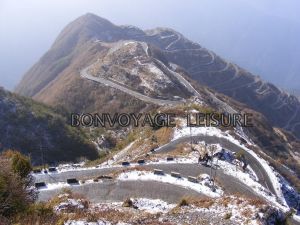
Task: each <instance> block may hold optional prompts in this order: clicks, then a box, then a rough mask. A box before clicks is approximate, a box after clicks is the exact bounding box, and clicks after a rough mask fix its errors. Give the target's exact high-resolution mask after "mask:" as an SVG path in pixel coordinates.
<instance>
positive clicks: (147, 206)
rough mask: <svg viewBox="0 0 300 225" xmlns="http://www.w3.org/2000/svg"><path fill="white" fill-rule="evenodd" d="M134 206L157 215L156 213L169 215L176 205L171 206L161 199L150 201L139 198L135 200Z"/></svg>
mask: <svg viewBox="0 0 300 225" xmlns="http://www.w3.org/2000/svg"><path fill="white" fill-rule="evenodd" d="M133 205H134V206H136V207H137V208H138V209H139V210H143V211H145V212H148V213H151V214H156V213H159V212H161V213H167V212H169V211H170V210H171V209H173V208H174V207H175V206H176V204H169V203H167V202H165V201H163V200H161V199H148V198H137V199H134V200H133Z"/></svg>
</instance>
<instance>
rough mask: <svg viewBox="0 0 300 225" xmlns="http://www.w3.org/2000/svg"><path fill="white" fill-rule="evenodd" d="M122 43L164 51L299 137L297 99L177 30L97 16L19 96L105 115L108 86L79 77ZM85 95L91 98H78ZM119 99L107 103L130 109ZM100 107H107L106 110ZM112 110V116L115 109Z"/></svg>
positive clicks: (69, 34) (68, 34)
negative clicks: (114, 21)
mask: <svg viewBox="0 0 300 225" xmlns="http://www.w3.org/2000/svg"><path fill="white" fill-rule="evenodd" d="M123 40H134V41H139V42H142V43H147V44H148V45H150V46H152V47H150V48H156V49H158V50H160V53H159V54H160V56H159V57H160V58H163V59H162V61H163V60H165V62H168V64H169V65H171V64H172V65H173V66H177V67H178V69H181V70H184V73H185V74H186V75H187V76H188V77H190V78H192V79H193V80H196V81H198V82H200V83H201V84H202V85H207V86H208V87H210V88H211V89H213V90H215V91H217V92H220V93H223V94H225V95H227V96H229V97H232V98H233V99H235V100H237V101H239V102H242V103H244V104H246V105H248V106H249V107H250V108H252V109H254V110H256V111H258V112H261V113H262V114H263V115H265V116H266V118H268V120H269V121H270V122H271V123H272V124H273V125H274V126H278V127H281V128H284V129H286V130H288V131H291V132H292V133H293V134H294V135H296V136H297V137H300V122H299V121H300V111H299V108H300V103H299V100H298V99H297V98H296V97H294V96H292V95H289V94H287V93H285V92H284V91H281V90H280V89H278V88H277V87H275V86H274V85H272V84H270V83H267V82H264V81H263V80H261V79H260V78H259V77H257V76H254V75H252V74H250V73H249V72H247V71H245V70H244V69H242V68H240V67H238V66H237V65H235V64H233V63H230V62H228V61H226V60H224V59H222V58H221V57H219V56H217V55H216V54H215V53H213V52H211V51H209V50H207V49H205V48H203V47H201V46H200V45H199V44H197V43H194V42H191V41H189V40H188V39H186V38H185V37H184V36H183V35H182V34H180V33H178V32H176V31H174V30H171V29H167V28H156V29H152V30H146V31H142V30H140V29H139V28H136V27H132V26H116V25H114V24H112V23H110V22H109V21H107V20H105V19H103V18H100V17H98V16H95V15H93V14H86V15H84V16H82V17H80V18H78V19H77V20H75V21H73V22H72V23H70V24H69V25H68V26H67V27H66V28H65V29H64V30H63V31H62V32H61V34H60V35H59V37H58V38H57V39H56V41H55V42H54V44H53V46H52V47H51V49H50V50H49V51H48V52H47V53H46V54H45V55H44V56H43V57H42V58H41V59H40V60H39V62H38V63H36V64H35V65H34V66H33V67H32V68H31V69H30V70H29V71H28V72H27V73H26V74H25V75H24V77H23V79H22V81H21V82H20V83H19V85H18V86H17V88H16V92H17V93H19V94H21V95H25V96H30V97H33V98H34V99H36V100H39V101H42V102H44V103H48V104H51V105H58V104H63V105H66V107H67V108H68V109H69V110H71V111H72V110H73V111H85V110H90V109H93V110H94V111H97V110H98V109H100V108H101V109H102V110H105V109H106V108H105V105H107V104H105V102H107V101H108V99H109V97H107V96H106V97H105V94H103V93H108V92H115V91H114V90H110V89H109V88H107V87H106V86H104V87H101V89H102V90H100V89H99V88H97V85H95V84H92V83H90V82H88V81H86V80H82V78H80V77H79V76H78V72H79V71H80V70H81V69H82V68H84V67H86V66H88V65H90V64H91V62H95V61H96V60H97V59H98V58H99V59H101V60H107V59H108V58H109V55H108V56H105V55H106V52H107V49H108V48H110V47H108V45H109V44H110V45H111V46H113V45H116V43H117V42H120V41H123ZM101 43H107V44H106V45H105V44H101ZM117 48H118V47H117ZM120 51H122V50H120ZM105 57H106V58H105ZM124 60H125V59H124ZM146 60H148V59H146ZM118 63H119V62H118ZM108 65H109V64H108ZM104 67H105V65H104ZM106 67H107V65H106ZM102 69H103V68H102ZM113 70H115V71H113ZM114 72H120V71H118V70H117V68H116V66H115V67H112V68H110V71H108V73H114ZM123 72H124V71H123ZM127 72H128V71H127ZM122 79H123V77H122ZM128 80H131V78H130V79H128ZM121 82H123V81H121ZM137 82H138V80H137ZM139 88H140V87H139ZM178 88H180V87H178ZM146 89H147V88H146ZM146 89H145V90H146ZM104 90H105V91H104ZM148 91H149V89H148ZM82 92H88V93H86V95H84V94H82V95H79V93H82ZM100 92H101V93H102V95H101V94H100ZM150 92H151V91H150ZM75 93H77V94H75ZM177 93H178V92H177ZM180 93H182V94H183V95H182V96H184V95H186V93H184V92H180ZM115 94H116V96H115V98H113V99H110V100H109V101H111V102H112V101H113V102H114V105H121V108H123V109H124V108H126V106H122V104H124V101H120V98H119V97H121V99H122V98H123V99H124V98H127V97H128V96H127V95H124V94H120V93H115ZM152 94H153V93H152ZM160 94H163V93H160ZM120 95H121V96H120ZM179 95H180V94H179ZM179 97H180V96H179ZM103 98H105V99H106V100H103ZM96 105H98V106H96ZM100 105H102V106H103V105H104V108H103V107H102V106H100ZM137 105H138V106H137ZM135 106H136V109H138V108H139V107H141V106H144V104H143V102H139V103H137V104H131V107H135ZM108 108H109V109H108V110H109V111H112V110H113V109H111V107H108ZM113 108H114V107H113ZM116 108H119V106H118V107H116Z"/></svg>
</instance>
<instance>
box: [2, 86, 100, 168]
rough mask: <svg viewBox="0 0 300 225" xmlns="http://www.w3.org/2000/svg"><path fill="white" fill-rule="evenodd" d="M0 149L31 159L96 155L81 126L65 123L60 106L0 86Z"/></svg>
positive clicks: (64, 114)
mask: <svg viewBox="0 0 300 225" xmlns="http://www.w3.org/2000/svg"><path fill="white" fill-rule="evenodd" d="M0 108H1V110H0V151H3V150H4V149H5V148H14V149H17V150H20V151H21V152H22V153H24V154H26V155H30V156H31V159H32V163H33V164H35V165H41V164H42V163H47V162H57V161H60V162H68V161H76V160H77V159H79V158H81V157H86V158H88V159H95V158H97V156H98V154H97V150H96V147H95V146H94V144H92V143H91V142H90V141H89V139H88V136H87V135H86V133H85V132H84V131H83V130H82V129H78V128H74V127H71V126H70V125H69V124H68V118H67V113H66V111H65V110H64V109H63V108H51V107H48V106H46V105H44V104H41V103H37V102H35V101H33V100H31V99H28V98H25V97H21V96H18V95H16V94H12V93H9V92H6V91H4V90H1V89H0Z"/></svg>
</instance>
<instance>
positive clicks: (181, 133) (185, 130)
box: [172, 121, 287, 206]
mask: <svg viewBox="0 0 300 225" xmlns="http://www.w3.org/2000/svg"><path fill="white" fill-rule="evenodd" d="M182 122H183V121H182ZM190 134H192V135H205V136H215V137H220V138H225V139H227V140H229V141H230V142H232V143H233V144H236V145H238V146H239V147H240V148H242V149H243V150H245V151H247V152H248V153H249V154H251V155H252V156H253V157H254V158H255V159H256V160H257V161H258V162H259V163H260V164H261V166H262V167H263V168H264V170H265V171H266V173H267V174H268V176H269V178H270V180H271V181H272V185H273V187H274V190H275V192H276V196H277V197H278V198H279V200H280V202H281V203H282V204H283V205H284V206H287V204H286V201H285V198H284V196H283V193H282V191H281V184H280V181H279V178H278V177H277V173H276V172H275V171H274V169H273V168H272V167H271V166H270V165H269V164H268V162H267V161H265V160H264V159H262V158H260V157H259V156H258V155H257V154H256V153H255V152H254V151H253V150H250V149H248V148H247V147H246V146H244V145H242V144H241V143H240V142H239V141H238V140H236V139H235V138H234V137H233V136H231V135H230V134H229V133H228V132H222V131H221V130H220V129H218V128H215V127H192V128H190V127H186V126H185V127H182V128H180V129H178V128H176V129H175V132H174V136H173V139H172V140H176V139H178V138H181V137H186V136H190Z"/></svg>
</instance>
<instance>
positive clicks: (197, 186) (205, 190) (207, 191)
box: [117, 171, 223, 198]
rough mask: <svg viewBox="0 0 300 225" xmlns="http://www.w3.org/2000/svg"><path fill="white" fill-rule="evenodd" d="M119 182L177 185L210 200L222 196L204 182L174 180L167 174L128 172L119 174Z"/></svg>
mask: <svg viewBox="0 0 300 225" xmlns="http://www.w3.org/2000/svg"><path fill="white" fill-rule="evenodd" d="M117 179H119V180H122V181H126V180H134V181H136V180H140V181H158V182H162V183H168V184H173V185H178V186H181V187H184V188H187V189H192V190H194V191H197V192H199V193H202V194H204V195H207V196H209V197H212V198H216V197H220V196H222V195H223V191H222V190H221V189H220V188H219V187H216V191H215V192H213V191H212V190H211V188H209V187H207V186H205V185H204V182H206V181H202V182H201V183H192V182H189V181H188V180H187V179H186V178H175V177H172V176H171V175H169V174H165V175H155V174H154V173H151V172H147V171H129V172H124V173H121V174H120V175H119V176H118V178H117Z"/></svg>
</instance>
